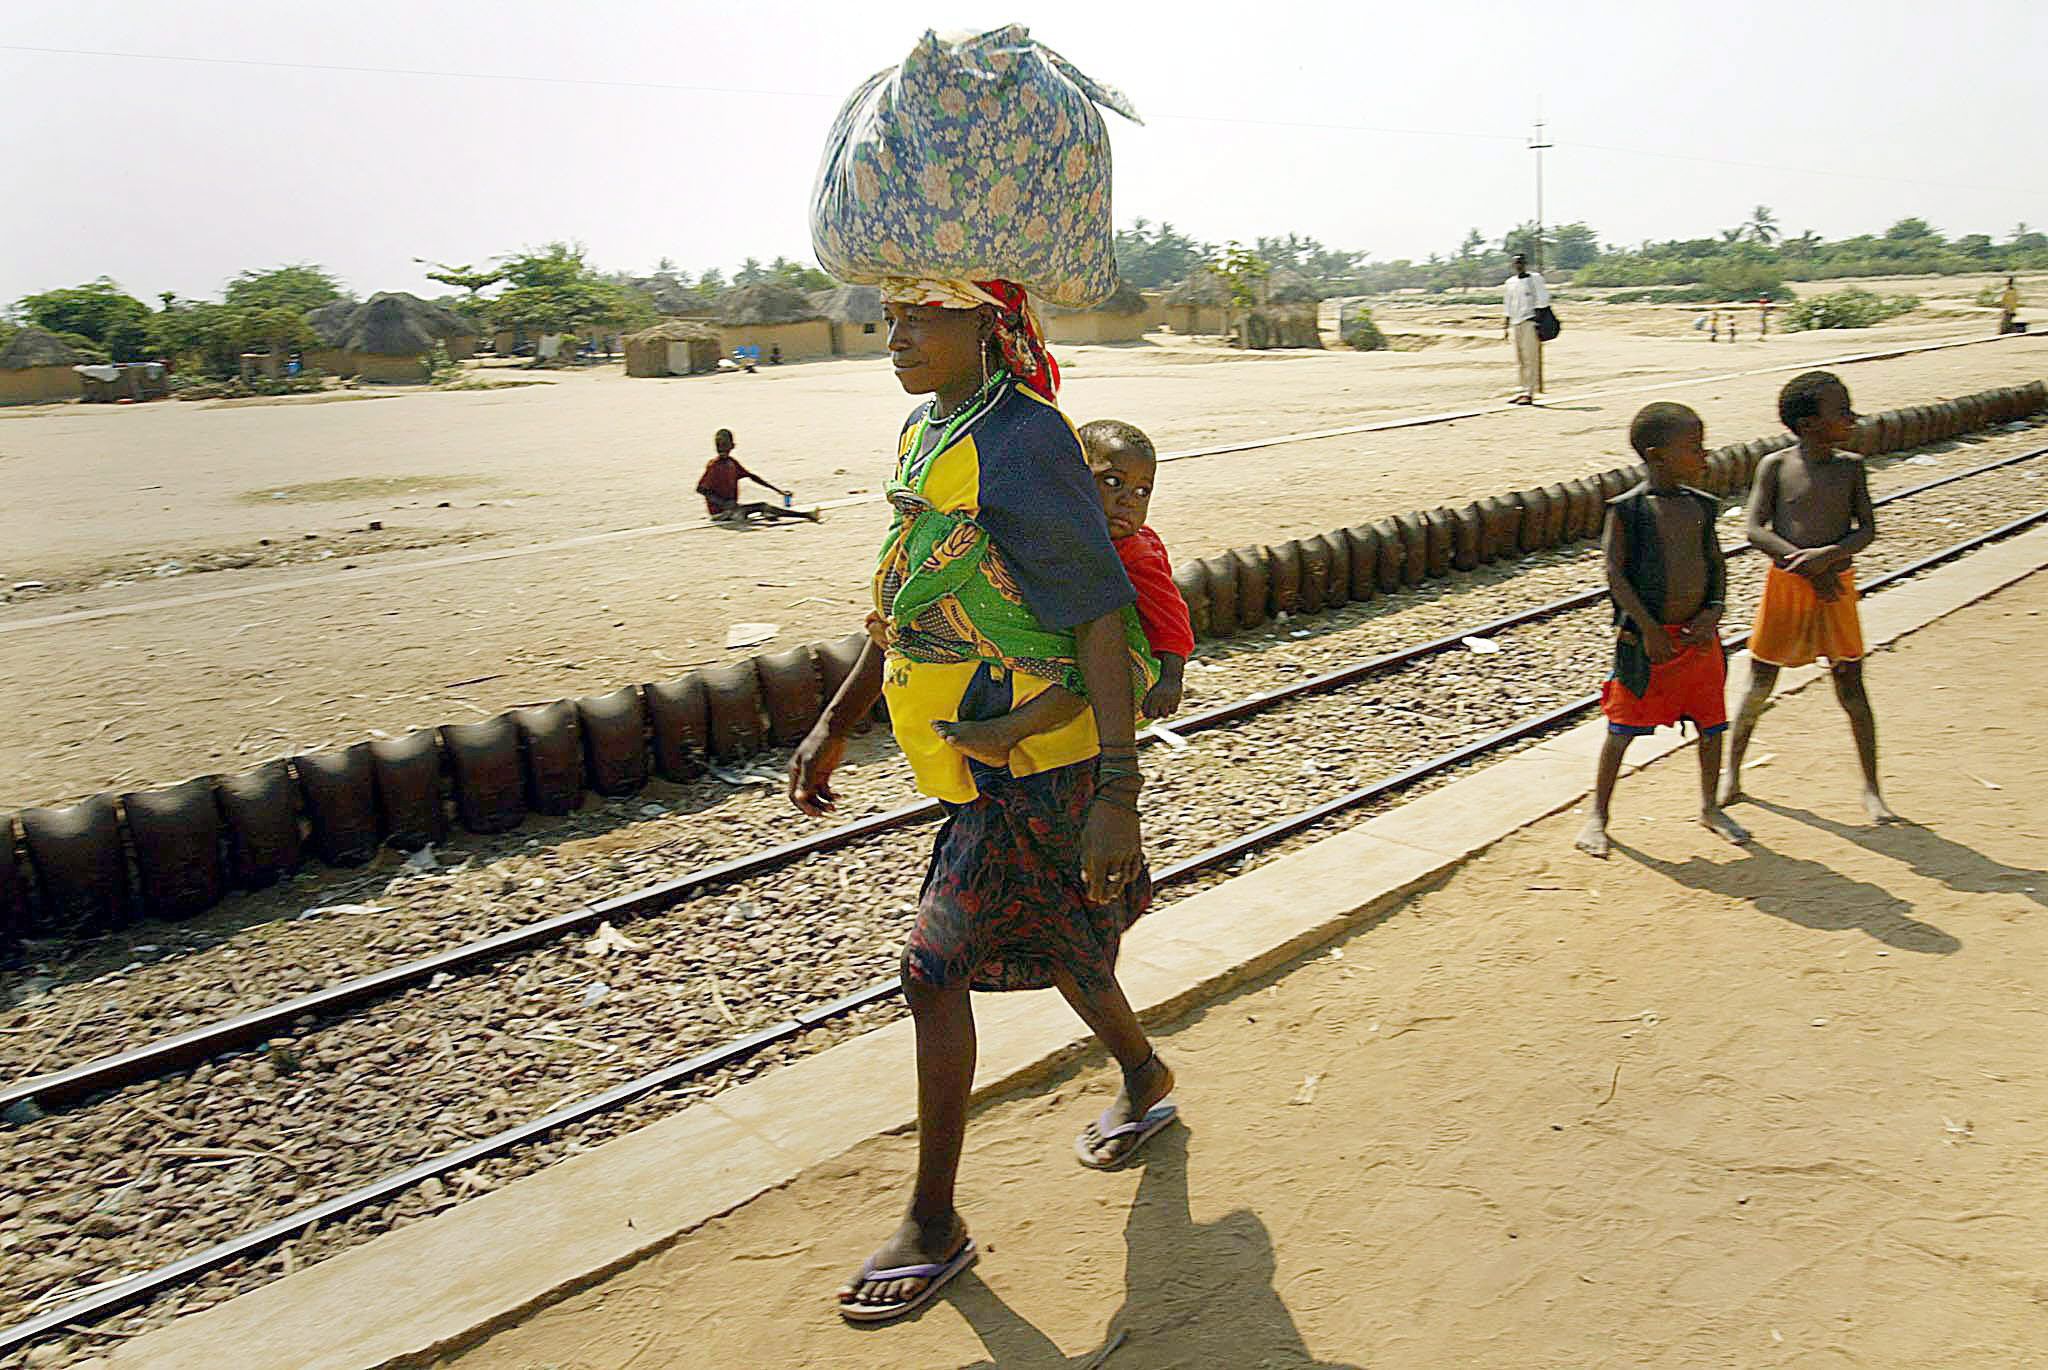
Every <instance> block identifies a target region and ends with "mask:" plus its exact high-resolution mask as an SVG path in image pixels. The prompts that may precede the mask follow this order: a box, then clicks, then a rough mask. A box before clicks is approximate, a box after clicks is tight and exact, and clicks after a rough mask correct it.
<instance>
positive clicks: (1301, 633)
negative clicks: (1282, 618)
mask: <svg viewBox="0 0 2048 1370" xmlns="http://www.w3.org/2000/svg"><path fill="white" fill-rule="evenodd" d="M1308 635H1309V633H1308V629H1306V628H1296V629H1295V630H1294V631H1293V632H1291V633H1289V634H1288V635H1287V636H1289V637H1307V636H1308Z"/></svg>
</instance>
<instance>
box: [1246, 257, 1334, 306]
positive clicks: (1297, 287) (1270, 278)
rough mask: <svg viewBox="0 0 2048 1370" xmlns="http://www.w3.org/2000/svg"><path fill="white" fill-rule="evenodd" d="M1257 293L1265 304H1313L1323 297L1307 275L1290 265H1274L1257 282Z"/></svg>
mask: <svg viewBox="0 0 2048 1370" xmlns="http://www.w3.org/2000/svg"><path fill="white" fill-rule="evenodd" d="M1259 293H1260V295H1261V297H1262V298H1263V299H1264V300H1265V302H1266V303H1267V304H1314V303H1316V302H1317V301H1318V300H1320V299H1322V298H1323V292H1322V291H1320V290H1318V289H1316V287H1315V284H1314V283H1313V282H1311V281H1310V280H1309V278H1308V277H1306V276H1304V275H1302V274H1301V273H1300V272H1299V271H1296V270H1294V269H1293V268H1292V267H1285V266H1276V267H1274V268H1273V269H1272V270H1271V271H1268V272H1267V273H1266V278H1265V279H1264V280H1263V281H1261V282H1259Z"/></svg>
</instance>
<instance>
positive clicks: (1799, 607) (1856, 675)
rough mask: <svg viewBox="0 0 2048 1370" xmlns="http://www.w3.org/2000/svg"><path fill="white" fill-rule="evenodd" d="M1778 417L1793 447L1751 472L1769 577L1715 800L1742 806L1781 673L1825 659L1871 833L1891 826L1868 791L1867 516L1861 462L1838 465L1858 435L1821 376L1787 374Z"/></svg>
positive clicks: (1873, 790)
mask: <svg viewBox="0 0 2048 1370" xmlns="http://www.w3.org/2000/svg"><path fill="white" fill-rule="evenodd" d="M1778 417H1779V418H1780V419H1782V420H1784V423H1785V426H1786V427H1787V428H1789V429H1791V430H1792V431H1793V432H1794V433H1796V434H1797V435H1798V437H1799V445H1798V446H1797V447H1788V448H1786V449H1785V450H1784V451H1782V452H1773V453H1771V454H1770V455H1769V456H1767V457H1765V458H1764V459H1763V460H1762V461H1761V462H1759V463H1758V464H1757V468H1756V481H1755V484H1754V485H1753V486H1752V487H1751V489H1750V495H1749V541H1750V545H1751V546H1753V547H1755V548H1757V549H1758V550H1759V551H1761V552H1763V553H1765V554H1766V555H1768V556H1769V557H1770V559H1771V568H1770V570H1769V571H1767V572H1766V573H1765V579H1764V595H1763V602H1762V603H1760V604H1759V605H1758V606H1757V611H1756V627H1755V629H1754V630H1753V631H1752V633H1751V634H1750V639H1749V656H1750V664H1749V690H1748V693H1747V694H1745V695H1744V697H1743V700H1742V706H1741V708H1740V709H1739V710H1738V711H1737V714H1736V718H1735V732H1734V737H1733V739H1732V740H1731V741H1730V743H1729V747H1728V773H1727V775H1726V776H1725V777H1724V778H1723V779H1722V782H1721V802H1722V803H1723V804H1732V803H1734V802H1735V801H1736V800H1738V799H1741V798H1742V757H1743V753H1744V752H1746V751H1747V750H1748V749H1749V738H1750V734H1751V733H1753V732H1754V731H1755V730H1756V723H1757V719H1758V717H1760V716H1761V715H1762V713H1763V711H1764V705H1765V703H1766V702H1767V701H1769V699H1770V697H1771V691H1772V689H1773V688H1775V687H1776V685H1777V683H1778V671H1779V670H1780V668H1782V667H1785V666H1804V665H1806V664H1807V663H1808V662H1812V661H1817V660H1819V659H1820V658H1821V657H1826V658H1827V659H1828V669H1829V673H1830V674H1831V675H1832V676H1833V678H1834V682H1835V697H1836V698H1837V699H1839V700H1840V701H1841V703H1842V708H1843V710H1844V712H1846V713H1847V714H1848V715H1849V730H1850V732H1851V733H1852V734H1853V735H1854V737H1855V739H1856V759H1857V761H1858V762H1859V763H1861V765H1862V767H1863V809H1864V812H1865V813H1867V814H1868V815H1869V816H1870V821H1871V822H1873V823H1891V822H1896V821H1897V819H1898V815H1897V814H1895V813H1893V812H1892V811H1891V809H1890V807H1889V806H1888V805H1886V803H1885V802H1884V795H1883V793H1882V792H1881V791H1880V790H1879V788H1878V782H1877V721H1876V719H1875V717H1874V716H1873V715H1872V714H1871V711H1870V696H1869V695H1868V694H1866V693H1865V692H1864V688H1863V624H1862V621H1861V620H1860V618H1859V617H1858V615H1857V610H1856V599H1857V596H1856V572H1855V566H1854V558H1855V556H1856V554H1857V553H1858V552H1861V551H1862V550H1863V549H1864V548H1866V547H1868V546H1869V545H1870V544H1871V542H1872V540H1874V539H1875V538H1876V537H1877V516H1876V514H1875V513H1873V512H1872V510H1871V506H1870V482H1869V477H1868V475H1867V474H1866V472H1865V471H1864V468H1863V463H1862V462H1861V461H1859V460H1855V459H1853V458H1849V457H1844V456H1842V455H1841V450H1842V449H1844V448H1847V447H1849V445H1850V444H1851V443H1852V442H1853V441H1854V440H1855V437H1856V413H1855V411H1854V410H1853V409H1851V408H1850V406H1849V388H1848V387H1847V386H1846V385H1844V384H1842V381H1841V379H1840V378H1839V377H1837V376H1836V375H1834V374H1833V373H1832V372H1828V371H1808V372H1806V373H1804V374H1803V375H1798V376H1794V377H1793V378H1792V379H1791V380H1790V381H1787V382H1786V383H1785V388H1784V390H1782V391H1780V392H1779V394H1778Z"/></svg>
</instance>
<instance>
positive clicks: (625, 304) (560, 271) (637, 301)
mask: <svg viewBox="0 0 2048 1370" xmlns="http://www.w3.org/2000/svg"><path fill="white" fill-rule="evenodd" d="M504 270H505V279H506V280H507V281H509V282H511V285H510V287H509V288H508V289H507V290H506V291H505V292H504V293H503V294H502V295H500V296H498V297H497V298H496V299H494V300H492V301H491V302H490V303H489V305H488V306H487V312H488V314H489V317H490V321H491V322H492V323H493V324H494V325H496V326H497V327H499V328H523V329H525V330H527V331H528V332H529V333H568V332H574V331H576V330H577V329H579V328H584V327H588V326H590V325H601V326H606V327H616V328H633V327H637V326H640V325H643V324H647V323H652V322H653V321H654V318H655V313H654V306H653V305H652V304H650V303H649V302H648V300H647V298H646V296H644V295H642V294H641V293H640V292H639V291H637V290H629V289H627V288H626V287H625V286H623V285H621V284H619V282H617V281H615V280H611V279H608V278H606V277H604V276H601V275H599V274H598V273H597V272H596V271H593V270H592V269H591V267H590V264H589V263H588V262H586V261H585V260H584V248H583V245H582V244H581V243H573V244H572V243H563V242H554V243H548V244H546V245H544V246H542V247H539V248H536V249H533V250H531V251H528V252H523V253H520V254H518V255H517V256H513V257H507V258H506V259H505V261H504Z"/></svg>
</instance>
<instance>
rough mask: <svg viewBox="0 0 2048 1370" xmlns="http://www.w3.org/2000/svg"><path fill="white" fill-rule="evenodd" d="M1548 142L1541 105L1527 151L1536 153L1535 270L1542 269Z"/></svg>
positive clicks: (1537, 111) (1538, 107) (1537, 109)
mask: <svg viewBox="0 0 2048 1370" xmlns="http://www.w3.org/2000/svg"><path fill="white" fill-rule="evenodd" d="M1549 146H1550V144H1549V143H1546V142H1544V141H1543V107H1542V106H1541V105H1540V104H1539V105H1538V106H1537V107H1536V136H1535V137H1533V138H1531V139H1530V140H1529V151H1531V152H1533V153H1535V154H1536V250H1535V253H1534V254H1533V255H1534V257H1535V262H1534V263H1533V265H1534V266H1535V268H1536V270H1538V271H1541V270H1542V269H1543V150H1544V149H1545V148H1547V147H1549Z"/></svg>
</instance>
